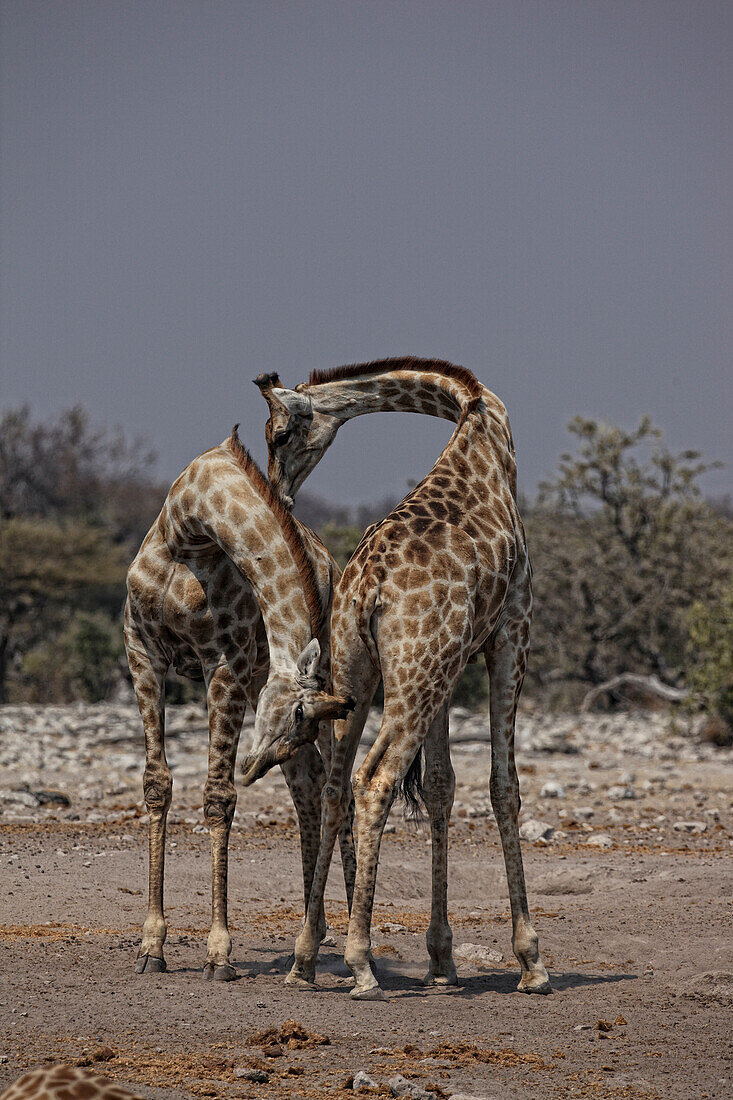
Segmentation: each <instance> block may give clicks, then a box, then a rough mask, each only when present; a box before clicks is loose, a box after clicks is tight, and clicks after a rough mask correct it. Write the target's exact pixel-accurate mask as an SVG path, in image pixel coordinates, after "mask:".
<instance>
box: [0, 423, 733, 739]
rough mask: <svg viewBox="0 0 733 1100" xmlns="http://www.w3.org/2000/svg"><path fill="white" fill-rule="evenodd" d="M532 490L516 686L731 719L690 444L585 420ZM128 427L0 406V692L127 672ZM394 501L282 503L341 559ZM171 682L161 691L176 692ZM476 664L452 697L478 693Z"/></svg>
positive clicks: (144, 458)
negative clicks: (675, 446)
mask: <svg viewBox="0 0 733 1100" xmlns="http://www.w3.org/2000/svg"><path fill="white" fill-rule="evenodd" d="M569 430H570V432H571V433H572V435H573V437H574V439H575V441H576V449H575V451H574V452H573V453H572V454H566V455H563V456H562V457H561V459H560V463H559V467H558V469H557V471H556V472H555V474H554V475H553V477H552V478H550V479H548V480H547V482H545V483H544V484H543V485H542V486H541V487H540V491H539V494H538V497H537V499H536V500H535V501H534V502H532V503H528V502H525V503H524V504H523V506H522V514H523V517H524V520H525V526H526V529H527V535H528V540H529V545H530V551H531V557H532V562H533V568H534V589H535V613H534V623H533V642H532V657H531V661H530V668H529V672H528V681H527V688H526V690H527V691H528V692H529V693H536V694H540V695H541V696H542V698H543V700H544V701H545V702H546V703H549V704H550V705H578V704H579V703H580V702H581V701H582V699H583V697H584V696H586V695H587V693H588V692H589V691H592V690H594V691H595V693H596V695H598V696H599V697H602V698H603V699H604V700H605V702H606V703H607V704H611V705H613V703H614V702H617V701H618V700H619V699H622V698H624V696H625V695H627V694H628V692H629V691H630V690H634V691H638V689H639V684H642V686H643V684H647V685H648V686H649V687H650V690H654V689H655V687H657V688H658V689H659V691H660V693H662V694H664V692H665V691H666V692H667V693H668V694H667V697H674V698H683V697H687V698H688V699H689V700H690V701H691V702H693V703H694V705H696V706H697V705H701V706H704V707H705V708H706V709H708V710H709V711H710V712H711V713H715V714H717V715H719V716H721V718H722V720H724V721H726V722H728V723H731V722H733V626H732V625H731V621H732V619H733V549H732V546H733V542H732V540H731V535H732V534H733V517H732V514H731V508H730V505H729V503H728V502H727V501H722V502H710V501H707V500H705V499H704V497H703V496H702V494H701V492H700V489H699V479H700V476H701V474H703V473H704V472H705V470H707V469H709V468H710V465H709V464H708V463H706V462H705V461H703V459H702V458H701V456H700V455H699V454H698V453H697V452H693V451H683V452H682V453H681V454H673V453H672V452H670V451H669V450H668V449H667V448H666V446H665V445H664V442H663V440H662V437H661V435H660V433H659V432H658V431H657V430H656V429H655V428H654V427H653V426H652V424H651V423H650V421H649V420H648V419H646V418H644V419H642V421H641V422H640V424H639V426H638V427H637V428H636V429H635V430H634V431H631V432H625V431H623V430H621V429H620V428H617V427H613V426H608V425H604V424H601V423H598V422H596V421H594V420H585V419H581V418H576V419H575V420H573V421H572V422H571V423H570V425H569ZM154 461H155V456H154V455H153V454H152V452H150V450H149V449H148V448H147V447H146V446H145V444H144V443H143V442H142V441H140V440H133V441H129V440H127V439H126V438H125V436H124V435H123V434H122V433H121V432H119V431H109V430H107V429H98V428H94V427H93V426H92V424H91V422H90V420H89V417H88V415H87V414H86V412H85V411H84V410H83V409H81V408H79V407H76V408H73V409H70V410H68V411H67V412H63V413H61V414H60V415H59V416H58V417H56V418H55V419H53V420H51V421H49V422H46V423H36V422H34V421H33V419H32V417H31V414H30V411H29V409H28V408H21V409H17V410H11V411H10V412H7V413H6V414H5V415H4V416H3V417H2V418H1V419H0V701H3V702H6V701H18V702H20V701H29V702H44V701H64V700H72V699H84V700H88V701H97V700H101V699H105V698H108V697H109V696H110V693H112V692H113V691H114V690H115V689H116V687H117V686H118V685H119V683H120V681H121V680H122V679H123V678H124V677H125V675H126V672H125V663H124V651H123V647H122V632H121V611H122V607H123V603H124V577H125V570H126V567H127V564H128V563H129V561H130V560H131V559H132V557H133V555H134V553H135V551H136V550H137V548H138V546H139V544H140V542H141V540H142V538H143V537H144V535H145V533H146V532H147V530H148V528H149V526H150V524H151V523H152V521H153V519H154V518H155V515H156V514H157V512H158V510H159V508H160V506H161V504H162V502H163V499H164V497H165V493H166V489H167V487H166V486H164V485H162V484H161V483H160V482H159V481H158V480H157V479H156V477H155V476H154V473H153V471H154ZM394 503H395V501H394V500H391V499H386V500H383V501H381V502H379V504H377V505H374V506H372V507H360V508H359V509H357V510H356V511H354V510H352V509H349V508H345V507H334V506H332V505H330V504H327V503H326V502H324V501H322V500H320V499H319V498H317V497H315V496H313V495H312V494H309V493H308V492H307V491H306V492H304V493H301V494H300V496H299V498H298V502H297V505H296V513H297V514H298V515H299V516H300V518H301V519H302V520H303V521H304V522H306V523H308V524H309V526H312V527H313V528H315V529H316V530H318V531H319V532H320V534H321V536H322V537H323V539H324V541H325V542H326V544H327V545H328V546H329V548H330V550H331V552H332V553H333V554H334V556H335V558H336V560H337V561H338V562H339V564H340V565H341V566H342V567H343V566H344V565H345V564H346V562H347V560H348V558H349V557H350V555H351V554H352V553H353V551H354V549H355V547H356V546H357V544H358V542H359V540H360V538H361V535H362V532H363V530H364V528H365V527H366V526H367V525H368V524H369V523H372V522H374V521H376V520H378V519H379V518H380V517H381V516H383V515H385V514H386V513H387V512H388V511H389V510H390V508H391V507H392V506H393V504H394ZM188 690H189V689H184V688H183V687H182V686H181V685H180V684H178V685H174V687H173V691H174V695H175V693H176V692H178V693H179V695H181V697H185V693H186V691H188ZM487 694H488V684H487V678H486V674H485V671H484V669H483V663H482V662H479V663H477V664H472V665H469V666H468V668H467V670H466V673H465V675H464V677H463V680H462V681H461V683H460V684H459V686H458V688H457V689H456V693H455V696H454V702H455V703H460V704H462V705H465V706H469V707H478V706H483V705H484V703H485V700H486V697H487Z"/></svg>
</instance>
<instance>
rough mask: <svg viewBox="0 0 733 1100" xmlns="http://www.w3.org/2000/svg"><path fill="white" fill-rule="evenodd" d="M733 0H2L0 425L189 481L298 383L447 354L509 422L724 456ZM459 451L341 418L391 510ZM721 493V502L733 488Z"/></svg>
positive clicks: (546, 466)
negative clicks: (599, 425)
mask: <svg viewBox="0 0 733 1100" xmlns="http://www.w3.org/2000/svg"><path fill="white" fill-rule="evenodd" d="M732 31H733V4H731V3H730V0H723V2H720V3H717V2H712V0H684V2H680V0H659V2H655V0H630V2H624V0H613V2H612V3H611V2H608V0H599V2H596V0H542V2H522V0H511V2H509V0H502V2H496V3H495V2H484V3H468V2H460V0H442V2H436V0H418V2H414V3H402V2H389V3H388V2H385V0H358V2H348V0H347V2H344V0H341V2H331V3H329V2H323V0H312V2H301V3H298V2H296V0H287V2H282V3H280V2H274V0H258V2H249V0H236V2H229V0H215V2H214V0H207V2H197V0H158V2H156V0H134V2H127V0H55V2H47V0H42V2H36V0H4V2H3V4H2V38H1V51H2V52H1V56H0V69H1V80H2V86H1V88H0V93H1V95H0V112H1V114H0V124H1V129H0V140H1V151H2V159H1V165H2V166H1V168H0V187H1V193H2V199H1V201H2V207H1V223H0V229H1V233H2V285H1V287H0V290H1V309H2V317H1V320H2V349H1V350H2V359H1V360H0V371H1V375H0V407H2V408H7V407H9V406H12V405H16V404H18V403H20V402H29V403H30V404H31V406H32V408H33V410H34V412H35V413H36V414H37V415H38V416H46V415H49V414H52V413H54V412H56V411H58V410H60V409H61V408H64V407H68V406H69V405H71V404H73V403H76V402H82V403H83V404H84V405H85V406H86V407H87V408H88V409H89V410H90V412H91V413H92V415H93V417H94V419H95V420H96V421H97V422H101V423H103V424H110V425H111V424H121V425H122V426H123V427H124V428H125V429H126V430H128V431H129V432H130V433H131V434H136V433H142V434H143V435H145V436H147V437H148V438H149V439H150V440H151V441H152V442H153V444H154V445H155V447H156V449H157V451H158V453H159V456H160V459H159V469H158V472H159V473H160V474H161V475H162V476H164V477H165V478H167V479H172V478H173V477H174V476H175V475H176V474H177V473H178V472H179V470H180V469H181V468H182V467H183V466H184V465H185V464H186V463H187V462H188V461H189V460H190V459H191V458H193V457H194V456H195V455H196V454H198V453H199V452H200V451H202V450H204V449H205V448H207V447H208V446H211V445H213V444H215V443H217V442H219V441H220V440H221V439H222V438H223V437H224V436H225V435H226V434H227V433H228V431H229V430H230V428H231V426H232V424H233V423H234V422H235V421H236V420H238V421H240V422H241V428H240V432H241V435H242V438H243V439H244V440H245V442H246V443H247V444H248V445H249V446H250V448H251V449H252V450H253V452H254V453H255V455H256V456H258V457H259V458H260V459H263V458H264V453H265V449H264V441H263V426H264V419H265V413H266V406H265V404H264V402H263V401H262V399H261V398H260V396H259V394H258V392H257V391H256V390H255V388H254V386H253V385H252V384H251V381H250V379H252V378H253V377H254V376H255V375H256V374H258V373H259V372H260V371H263V370H278V371H280V373H281V376H282V378H283V380H284V381H285V382H286V383H287V384H290V385H294V384H295V383H297V382H300V381H303V380H305V379H306V377H307V375H308V372H309V371H310V370H311V368H313V367H331V366H336V365H338V364H340V363H344V362H354V361H360V360H370V359H375V358H381V357H383V356H389V355H405V354H414V355H425V356H437V357H441V358H446V359H449V360H452V361H453V362H456V363H462V364H463V365H465V366H467V367H470V368H471V369H472V370H474V371H475V373H476V374H477V375H478V376H479V378H480V379H481V380H482V381H483V382H484V383H486V384H487V385H488V386H489V387H490V388H491V389H493V390H494V391H495V392H496V393H497V394H498V395H499V396H500V397H501V398H502V399H503V400H504V401H505V403H506V405H507V407H508V409H509V414H510V417H511V421H512V426H513V430H514V435H515V439H516V444H517V455H518V463H519V473H520V483H521V484H522V486H523V487H524V488H525V490H527V491H530V492H531V491H532V490H533V488H534V487H535V485H536V483H537V481H538V480H539V479H540V478H542V477H543V476H545V475H547V474H548V473H550V472H551V471H552V469H553V468H554V466H555V464H556V460H557V456H558V454H559V452H560V451H562V450H563V449H565V447H566V445H567V436H566V434H565V431H564V425H565V424H566V422H567V421H568V420H569V419H570V417H571V416H572V415H573V414H575V413H583V414H587V415H591V416H597V417H600V418H603V419H605V420H607V421H611V422H619V423H622V424H624V425H626V426H631V425H633V424H634V423H635V422H636V421H637V420H638V418H639V417H640V416H641V415H642V414H643V413H649V414H650V415H651V416H652V417H653V419H654V420H655V421H656V423H657V424H658V425H659V426H660V427H662V428H663V429H664V430H665V432H666V435H667V440H668V442H669V443H670V445H671V446H672V447H673V448H676V449H682V448H685V447H699V448H700V449H702V450H703V451H704V452H705V453H706V454H707V455H708V456H710V457H712V458H719V459H723V460H724V461H726V462H727V463H729V464H730V463H731V461H732V460H733V454H732V452H731V433H730V421H731V405H732V404H733V402H732V398H733V392H732V387H731V367H730V361H731V347H732V346H733V323H732V318H733V310H732V309H731V286H732V285H733V280H732V279H731V274H732V272H731V256H732V255H733V247H732V246H733V240H731V237H732V236H733V234H732V233H731V222H732V219H731V195H733V178H731V177H732V176H733V172H732V171H731V167H732V158H731V152H732V148H733V126H732V124H731V122H732V118H733V111H732V106H733V104H732V102H731V100H732V98H733V97H732V96H731V83H732V79H733V78H732V74H733V65H731V56H733V34H732ZM449 433H450V428H449V426H448V425H445V424H443V423H441V422H438V421H433V420H429V419H423V418H420V417H415V416H408V415H406V414H400V415H399V416H398V415H396V414H389V415H387V414H385V415H380V416H371V417H364V418H362V419H360V420H358V421H355V422H353V423H351V424H349V425H347V426H346V427H345V428H344V429H343V430H342V431H341V433H340V434H339V437H338V439H337V441H336V443H335V444H334V446H333V447H332V449H331V450H330V451H329V453H328V454H327V456H326V458H325V459H324V461H323V462H322V463H321V465H320V467H319V468H318V469H317V470H316V471H315V473H314V474H313V475H312V477H311V478H310V480H309V482H308V483H307V488H308V489H309V490H310V491H312V492H317V493H320V494H321V495H323V496H325V497H326V498H327V499H330V500H333V501H366V500H375V499H379V498H381V497H383V496H384V495H385V494H386V493H395V494H399V495H401V494H402V492H403V490H404V488H405V484H406V480H407V479H408V478H414V477H419V476H421V475H422V474H423V473H424V472H426V471H427V469H428V468H429V467H430V465H431V464H432V461H433V459H434V458H435V457H436V455H437V454H438V452H439V450H440V448H441V447H442V445H443V443H444V441H445V440H446V439H447V438H448V435H449ZM730 481H731V469H730V465H729V466H728V468H727V469H725V470H723V471H720V472H718V473H715V474H711V475H709V476H708V478H707V480H706V488H707V489H708V491H709V492H711V493H724V492H726V491H727V490H728V488H729V486H730Z"/></svg>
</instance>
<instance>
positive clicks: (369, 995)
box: [349, 985, 385, 1001]
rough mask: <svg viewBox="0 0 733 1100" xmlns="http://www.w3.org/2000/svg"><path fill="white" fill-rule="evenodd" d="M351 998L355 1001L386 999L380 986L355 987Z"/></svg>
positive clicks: (350, 994)
mask: <svg viewBox="0 0 733 1100" xmlns="http://www.w3.org/2000/svg"><path fill="white" fill-rule="evenodd" d="M349 996H350V997H351V999H352V1000H354V1001H383V1000H384V999H385V996H384V993H383V992H382V990H381V989H380V988H379V986H378V985H368V986H359V985H355V986H354V988H353V989H352V990H351V993H349Z"/></svg>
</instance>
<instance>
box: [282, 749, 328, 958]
mask: <svg viewBox="0 0 733 1100" xmlns="http://www.w3.org/2000/svg"><path fill="white" fill-rule="evenodd" d="M280 767H281V770H282V773H283V775H284V776H285V782H286V783H287V785H288V790H289V791H290V797H291V798H292V800H293V805H294V806H295V812H296V814H297V816H298V830H299V832H300V854H301V863H302V868H303V894H304V898H305V906H304V911H305V912H306V913H307V911H308V901H309V898H310V895H311V888H312V886H313V875H314V873H315V868H316V861H317V859H318V849H319V846H320V838H321V791H322V789H323V783H324V779H325V772H324V768H323V760H322V759H321V756H320V753H319V752H318V750H317V749H316V747H315V745H303V747H302V748H300V749H298V751H297V752H296V753H295V755H294V756H292V757H291V758H290V759H289V760H286V761H285V762H284V763H283V764H281V765H280ZM318 931H319V940H318V942H319V943H320V942H321V940H322V939H323V938H324V936H325V934H326V916H325V913H324V910H323V905H321V910H320V913H319V915H318Z"/></svg>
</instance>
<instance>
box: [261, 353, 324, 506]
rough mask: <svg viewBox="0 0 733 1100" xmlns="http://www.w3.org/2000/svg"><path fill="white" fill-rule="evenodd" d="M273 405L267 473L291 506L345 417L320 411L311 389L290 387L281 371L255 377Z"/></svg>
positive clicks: (267, 437)
mask: <svg viewBox="0 0 733 1100" xmlns="http://www.w3.org/2000/svg"><path fill="white" fill-rule="evenodd" d="M254 383H255V385H256V386H257V387H258V388H259V390H260V393H261V394H262V396H263V397H264V399H265V401H266V402H267V404H268V406H269V409H270V416H269V419H268V421H267V423H266V424H265V440H266V441H267V476H268V477H269V479H270V481H271V483H272V485H273V487H274V488H275V490H276V492H277V494H278V496H279V497H280V499H281V500H282V501H283V503H285V504H286V505H287V506H288V507H289V508H292V506H293V500H294V498H295V494H296V493H297V491H298V489H299V488H300V486H301V485H302V484H303V482H304V481H305V479H306V478H307V477H308V474H309V473H310V472H311V470H312V469H313V468H314V467H315V466H317V465H318V463H319V462H320V461H321V459H322V457H323V454H324V452H325V451H326V450H327V449H328V448H329V447H330V446H331V444H332V443H333V441H334V438H335V436H336V432H337V431H338V429H339V428H340V426H341V424H342V421H341V420H340V419H338V417H335V416H329V415H328V414H326V413H321V412H318V411H317V410H316V409H314V408H313V403H312V401H311V399H310V397H309V396H308V394H307V393H301V392H300V391H299V390H288V389H285V388H284V386H283V385H282V383H281V381H280V379H279V377H278V375H277V374H260V375H258V376H257V378H255V380H254Z"/></svg>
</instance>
